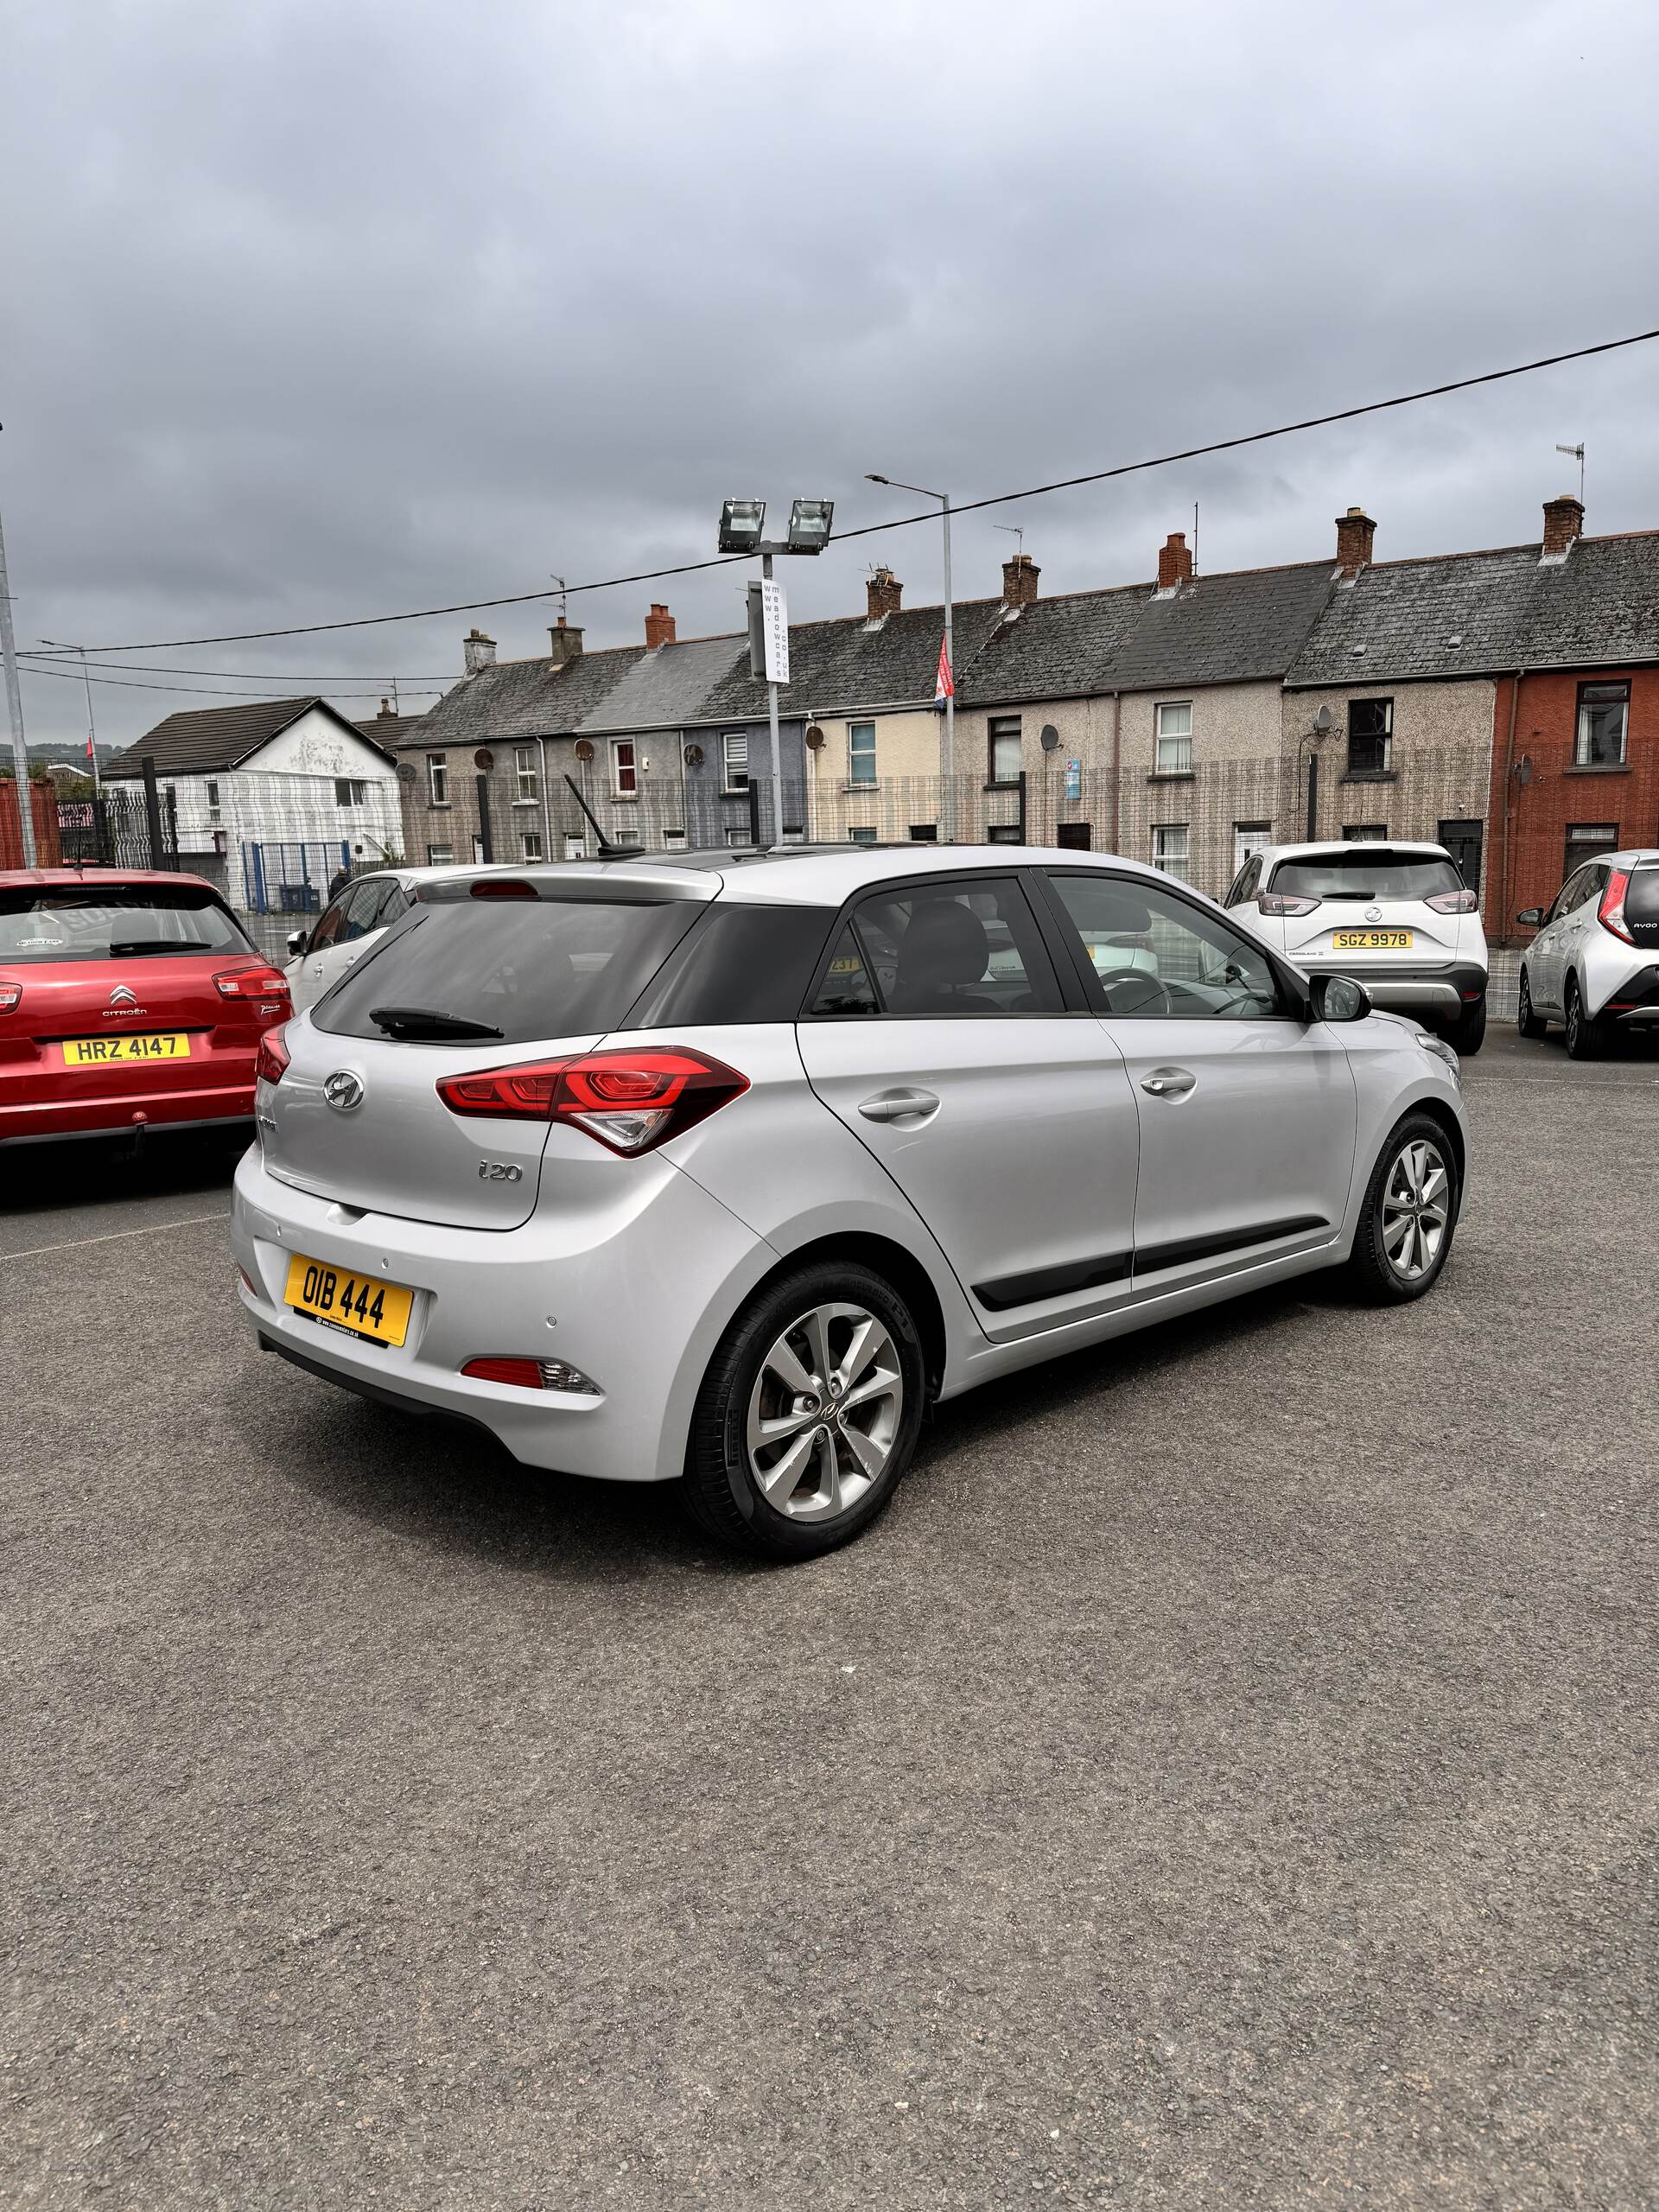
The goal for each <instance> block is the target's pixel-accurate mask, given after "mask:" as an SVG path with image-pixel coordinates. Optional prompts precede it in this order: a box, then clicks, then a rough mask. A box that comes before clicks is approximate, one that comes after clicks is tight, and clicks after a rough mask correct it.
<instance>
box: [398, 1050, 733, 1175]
mask: <svg viewBox="0 0 1659 2212" xmlns="http://www.w3.org/2000/svg"><path fill="white" fill-rule="evenodd" d="M748 1087H749V1079H748V1077H747V1076H746V1075H740V1074H739V1073H738V1072H737V1070H736V1069H735V1068H728V1067H727V1066H726V1065H724V1063H723V1062H721V1061H720V1060H712V1059H710V1058H709V1057H708V1056H707V1055H706V1054H705V1053H702V1052H690V1051H687V1050H685V1049H684V1048H683V1047H680V1046H670V1047H668V1048H666V1049H664V1047H662V1046H652V1047H647V1048H645V1049H642V1050H640V1051H639V1052H584V1053H582V1055H581V1057H580V1058H577V1059H574V1060H537V1061H533V1062H531V1064H530V1065H526V1066H521V1067H511V1068H485V1069H482V1070H480V1071H479V1072H478V1073H477V1074H475V1075H450V1076H445V1077H443V1079H442V1081H441V1082H440V1084H438V1096H439V1097H440V1098H442V1101H443V1103H444V1104H445V1105H446V1106H447V1107H448V1109H449V1111H450V1112H451V1113H452V1114H486V1115H492V1116H497V1117H502V1116H505V1117H507V1118H510V1119H513V1120H519V1121H537V1122H575V1123H576V1124H577V1125H578V1127H580V1128H583V1129H585V1130H586V1131H587V1132H588V1135H589V1136H594V1137H597V1138H598V1139H599V1141H600V1142H601V1144H603V1145H607V1146H608V1147H610V1149H611V1150H612V1151H613V1152H620V1153H623V1154H627V1155H629V1156H630V1157H632V1155H634V1154H639V1153H642V1152H650V1151H651V1150H652V1147H654V1146H657V1145H659V1144H665V1143H666V1142H667V1141H668V1140H669V1138H670V1137H677V1136H679V1135H683V1133H684V1131H685V1130H687V1129H690V1128H695V1127H696V1123H697V1122H702V1121H706V1120H707V1118H708V1116H709V1115H710V1114H712V1113H715V1111H716V1110H717V1109H719V1108H720V1107H721V1106H724V1105H725V1104H726V1103H727V1102H728V1100H729V1099H733V1098H738V1097H741V1096H742V1094H743V1093H744V1091H746V1090H747V1089H748Z"/></svg>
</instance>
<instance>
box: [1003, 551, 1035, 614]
mask: <svg viewBox="0 0 1659 2212" xmlns="http://www.w3.org/2000/svg"><path fill="white" fill-rule="evenodd" d="M1042 573H1043V572H1042V570H1041V569H1039V567H1038V566H1037V563H1035V562H1034V561H1033V559H1032V557H1031V556H1030V554H1029V553H1015V554H1014V555H1013V556H1011V557H1010V558H1009V559H1007V560H1006V561H1005V562H1004V563H1002V604H1003V606H1004V607H1030V606H1032V605H1033V604H1034V603H1035V601H1036V598H1037V579H1038V577H1039V576H1040V575H1041V574H1042Z"/></svg>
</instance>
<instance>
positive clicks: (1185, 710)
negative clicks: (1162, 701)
mask: <svg viewBox="0 0 1659 2212" xmlns="http://www.w3.org/2000/svg"><path fill="white" fill-rule="evenodd" d="M1153 718H1154V722H1155V723H1156V726H1157V736H1156V739H1155V741H1154V755H1153V766H1154V769H1155V770H1156V771H1157V772H1158V774H1159V775H1160V776H1190V775H1191V774H1192V701H1191V700H1190V699H1172V700H1171V701H1170V702H1169V703H1168V704H1167V705H1166V706H1162V707H1154V709H1153Z"/></svg>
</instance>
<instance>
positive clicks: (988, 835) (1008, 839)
mask: <svg viewBox="0 0 1659 2212" xmlns="http://www.w3.org/2000/svg"><path fill="white" fill-rule="evenodd" d="M985 842H986V843H987V844H988V845H1017V844H1018V843H1019V842H1020V824H1019V823H1017V822H988V823H986V824H985Z"/></svg>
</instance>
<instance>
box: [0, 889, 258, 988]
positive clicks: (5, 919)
mask: <svg viewBox="0 0 1659 2212" xmlns="http://www.w3.org/2000/svg"><path fill="white" fill-rule="evenodd" d="M251 950H253V947H252V945H251V944H250V942H249V940H248V939H247V938H245V936H244V935H243V933H242V931H241V930H240V929H238V926H237V925H236V924H235V922H233V921H232V918H231V917H230V915H229V914H228V913H227V912H226V910H225V908H224V907H223V906H220V905H219V901H218V899H216V898H215V897H214V896H213V893H212V892H211V891H209V890H208V889H207V887H206V886H205V885H202V884H191V883H100V882H98V881H96V880H92V881H88V882H86V883H48V884H38V885H32V886H29V887H24V886H22V885H14V886H11V887H9V888H5V889H0V965H3V966H5V967H8V968H15V967H17V966H19V965H27V964H29V963H33V962H37V961H62V960H130V959H137V958H138V957H140V956H141V955H143V954H144V953H156V954H161V953H167V952H251Z"/></svg>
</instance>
